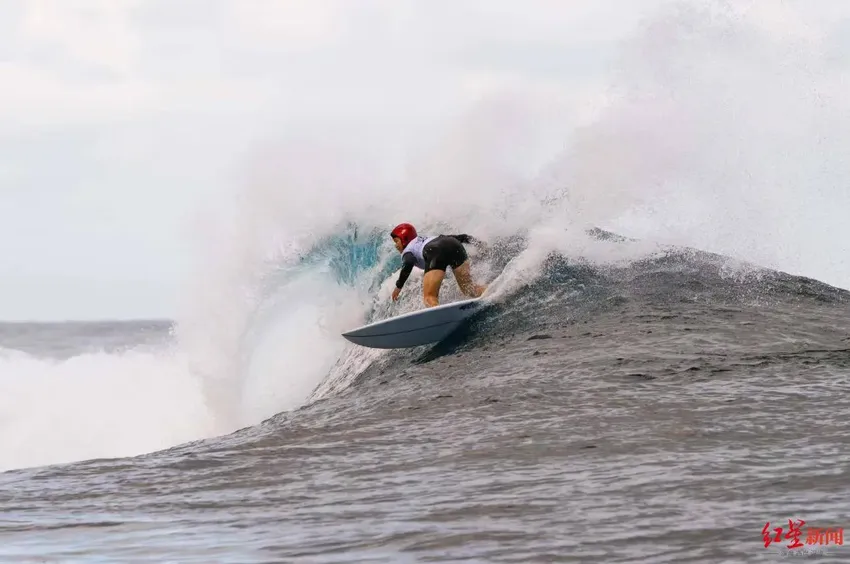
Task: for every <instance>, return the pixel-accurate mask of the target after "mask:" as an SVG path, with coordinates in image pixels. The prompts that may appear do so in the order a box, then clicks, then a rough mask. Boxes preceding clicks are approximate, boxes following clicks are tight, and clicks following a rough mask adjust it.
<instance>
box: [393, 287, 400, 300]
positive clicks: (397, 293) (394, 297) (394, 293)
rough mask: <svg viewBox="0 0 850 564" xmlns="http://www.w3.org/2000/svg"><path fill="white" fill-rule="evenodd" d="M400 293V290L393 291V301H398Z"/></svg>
mask: <svg viewBox="0 0 850 564" xmlns="http://www.w3.org/2000/svg"><path fill="white" fill-rule="evenodd" d="M400 293H401V288H396V289H395V290H393V301H396V300H398V295H399V294H400Z"/></svg>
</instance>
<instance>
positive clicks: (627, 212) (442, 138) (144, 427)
mask: <svg viewBox="0 0 850 564" xmlns="http://www.w3.org/2000/svg"><path fill="white" fill-rule="evenodd" d="M738 6H741V7H737V8H735V7H731V6H728V5H727V4H726V3H699V4H686V3H683V4H675V5H673V6H672V7H669V8H666V9H665V11H663V12H662V13H660V14H659V15H655V16H653V17H650V18H648V19H647V20H646V21H645V23H644V25H643V26H642V28H641V29H640V31H639V32H638V33H637V34H636V36H635V37H633V38H631V39H630V40H629V41H627V42H624V44H623V46H622V51H621V60H620V63H619V64H618V66H617V68H616V69H614V71H613V72H612V74H611V76H610V77H609V81H608V82H609V84H610V88H609V89H608V92H607V95H606V99H605V100H601V101H600V103H599V106H598V108H597V109H596V111H595V113H594V114H593V115H592V116H588V115H578V113H576V115H574V116H573V118H572V122H571V123H568V121H567V120H565V119H564V116H565V115H570V112H569V111H568V110H569V109H567V110H565V109H564V108H549V109H547V108H543V109H541V107H540V105H539V104H538V100H536V99H526V98H525V97H524V96H523V93H522V92H521V91H516V90H514V91H510V92H506V93H496V94H494V95H493V96H492V97H491V98H488V99H486V100H482V101H481V102H480V103H479V104H477V105H475V106H473V107H471V108H469V111H468V112H467V113H466V114H465V115H464V116H462V117H461V118H460V119H458V120H457V121H454V122H452V123H451V124H449V125H448V126H447V127H446V128H445V129H444V130H442V132H441V134H440V135H435V136H434V137H433V138H432V139H430V140H423V141H422V142H421V143H417V147H416V152H413V150H411V153H410V154H409V155H408V156H407V157H406V158H405V159H404V160H403V162H401V163H398V162H394V164H393V165H392V166H389V165H385V163H383V162H381V161H379V160H377V159H375V158H374V156H373V155H367V154H366V152H365V151H360V150H358V148H356V147H349V146H337V145H335V144H334V143H333V142H332V140H320V141H317V140H316V139H299V138H293V137H286V138H284V140H283V141H278V140H277V139H273V140H272V141H269V142H268V143H266V144H263V145H262V147H261V148H260V149H259V150H257V151H255V152H254V153H252V157H251V158H249V159H247V160H246V161H245V165H244V167H243V168H242V169H241V170H243V171H244V175H242V176H241V177H240V178H239V180H238V181H236V182H235V184H234V194H233V198H232V200H228V201H226V202H224V203H223V204H221V203H216V205H218V206H219V207H220V210H219V213H212V212H211V214H210V215H209V216H204V217H202V218H200V223H198V224H193V225H194V226H196V227H199V230H198V231H197V236H198V240H197V243H198V244H199V246H198V255H197V264H196V265H195V267H196V268H195V271H194V275H193V278H192V279H191V280H190V281H189V283H188V285H187V289H186V298H185V302H184V305H185V309H184V310H183V311H182V312H181V314H180V315H179V316H178V318H177V320H176V322H177V325H176V327H175V331H174V341H175V342H174V346H173V348H169V350H168V351H167V352H165V351H146V352H140V353H133V352H129V353H123V354H106V355H102V356H86V357H77V358H71V359H67V360H59V361H47V360H44V359H39V358H37V357H36V356H34V355H29V356H27V357H26V358H20V357H16V356H6V357H4V358H3V360H2V362H3V363H5V367H4V368H3V371H2V373H3V374H6V373H8V374H11V375H12V377H10V378H4V389H8V390H9V393H5V392H4V396H5V397H6V398H7V400H8V401H9V402H10V403H17V405H16V406H15V409H14V410H10V411H8V413H11V414H12V415H11V418H12V421H11V424H10V425H4V430H3V433H2V435H0V452H3V453H4V454H3V459H2V464H1V465H0V466H2V467H3V468H11V467H15V466H18V465H27V464H30V463H38V464H47V463H51V462H61V461H70V460H77V459H81V458H87V457H98V456H126V455H130V454H135V453H141V452H147V451H150V450H155V449H160V448H166V447H168V446H171V445H173V444H177V443H179V442H183V441H188V440H192V439H199V438H205V437H210V436H213V435H217V434H224V433H228V432H231V431H234V430H236V429H239V428H241V427H245V426H250V425H254V424H257V423H259V422H260V421H262V420H264V419H266V418H268V417H271V416H273V415H275V414H276V413H278V412H280V411H283V410H286V409H293V408H296V407H298V406H299V405H301V404H303V403H304V402H305V401H307V399H308V397H309V396H310V393H311V392H312V391H313V389H314V388H315V387H316V386H319V385H320V384H321V383H322V382H323V381H324V380H325V379H326V378H327V377H328V375H329V374H330V373H334V374H339V373H341V372H346V371H347V372H350V373H352V374H356V373H357V371H358V370H362V369H363V368H365V366H367V365H368V363H369V362H371V361H372V360H374V359H375V358H377V357H378V356H380V355H381V354H383V353H381V352H376V351H363V350H358V351H350V352H348V353H347V356H345V357H344V362H343V361H340V359H341V358H343V357H342V356H341V355H343V354H344V350H345V343H344V342H343V341H342V340H341V339H340V338H339V337H338V335H339V333H340V332H341V331H342V330H343V329H344V328H348V327H351V326H352V325H356V324H360V323H362V322H363V321H364V320H365V319H366V318H367V317H368V316H369V315H370V314H374V312H375V311H376V310H377V309H378V308H380V307H387V305H386V304H387V299H388V297H389V293H390V291H391V287H392V280H393V277H392V276H391V275H390V276H387V272H390V273H392V272H393V271H392V268H394V267H392V265H393V264H397V262H395V261H397V260H398V258H397V254H395V251H394V250H393V249H392V247H391V245H390V241H389V239H388V238H386V236H385V234H386V232H387V231H388V230H389V229H390V228H391V227H392V226H393V225H395V224H396V223H398V222H401V221H409V222H412V223H414V224H415V225H417V226H418V227H419V228H420V230H421V231H423V232H426V233H427V232H437V231H447V232H448V231H452V232H465V233H470V234H473V235H475V236H477V237H479V238H482V239H484V240H498V239H499V238H506V237H511V236H514V235H517V234H522V235H523V236H524V237H526V245H527V246H526V248H525V250H523V251H522V253H520V255H519V256H517V257H516V258H515V259H514V260H513V262H511V264H510V265H508V268H507V270H506V275H505V276H504V277H503V279H502V280H501V281H500V284H501V285H502V289H501V293H500V294H499V296H498V298H497V299H500V300H501V299H506V298H507V297H508V296H509V295H510V292H512V291H515V290H517V289H519V288H521V287H522V286H523V285H525V284H528V283H531V282H533V281H534V279H535V278H536V277H538V276H539V275H540V272H541V267H542V265H543V263H544V261H545V260H546V259H547V257H548V256H549V255H550V253H551V252H558V253H561V254H563V255H565V256H567V257H568V258H570V259H576V260H578V259H581V260H583V261H589V262H591V263H592V262H599V263H609V262H612V261H613V262H618V263H619V262H624V261H629V260H633V259H636V258H641V257H645V256H647V255H648V254H649V253H651V252H653V251H655V250H657V249H658V246H657V245H656V243H664V244H669V245H678V246H693V247H696V248H699V249H703V250H709V251H715V252H719V253H722V254H726V255H729V256H732V257H735V258H737V259H742V260H748V261H753V262H755V263H757V264H759V265H763V266H769V267H773V268H778V269H783V270H787V271H789V272H792V273H795V274H802V275H806V276H811V277H814V278H818V279H820V280H823V281H825V282H828V283H831V284H834V285H838V286H841V287H845V288H848V287H850V263H848V261H847V259H846V258H845V257H846V256H847V251H848V240H850V232H848V231H850V228H848V227H847V225H846V224H845V223H844V222H843V220H844V218H845V217H846V212H847V211H848V210H850V190H848V187H847V186H846V179H847V178H850V175H849V174H848V173H850V170H848V169H849V168H850V166H848V157H847V155H848V154H850V152H848V149H850V147H848V142H847V135H846V132H847V131H848V130H850V129H848V125H850V120H848V103H850V102H848V100H847V98H846V96H845V95H844V93H846V92H847V88H846V87H847V68H846V66H845V64H844V63H842V62H839V61H838V60H837V58H836V57H837V52H836V51H835V49H836V48H837V45H836V44H835V42H836V41H837V37H838V36H837V35H836V33H837V32H834V31H833V30H832V29H828V28H824V29H820V28H818V27H817V25H816V22H809V23H808V24H804V23H798V24H794V23H793V22H806V21H807V20H806V18H805V17H800V18H797V16H800V15H804V14H805V12H804V11H803V10H804V6H803V5H802V4H800V5H798V6H799V8H796V9H795V8H792V7H788V6H784V7H776V6H773V7H771V8H770V9H767V8H759V7H757V6H756V5H755V4H751V5H750V4H747V5H738ZM777 14H778V15H777ZM786 24H787V25H786ZM549 110H551V112H552V114H551V117H552V119H547V118H548V117H549V116H547V111H549ZM592 227H601V228H606V229H610V230H612V231H614V232H617V233H619V234H622V235H627V236H633V237H637V238H640V239H645V240H644V241H641V242H640V243H636V244H631V245H623V244H617V243H615V242H600V241H597V240H594V239H592V238H590V237H588V235H587V234H586V232H585V230H586V229H588V228H592ZM376 233H377V235H376ZM333 237H341V238H343V239H345V240H346V241H347V243H346V245H347V246H344V247H343V248H344V249H353V248H359V247H358V246H362V247H363V248H364V249H365V248H373V249H374V251H375V257H374V259H370V260H366V261H364V262H363V264H362V265H358V266H357V267H356V268H354V270H355V272H354V274H353V275H352V276H351V277H350V278H348V279H345V280H343V281H341V280H340V275H339V271H338V270H334V269H333V268H332V267H331V266H328V264H329V263H328V261H327V260H326V261H324V262H323V261H319V264H318V265H316V266H314V267H312V268H306V267H303V266H299V264H300V263H299V260H300V258H301V257H302V256H304V255H307V254H309V253H311V251H314V249H315V247H316V246H317V245H318V244H319V243H320V242H321V241H324V240H326V239H328V238H333ZM374 241H377V242H374ZM319 255H321V256H323V257H325V258H326V259H328V260H329V258H330V257H332V256H334V255H333V253H332V252H330V251H327V252H325V251H322V252H320V253H319ZM388 265H389V266H388ZM476 268H479V269H480V270H477V271H478V272H480V273H481V274H482V275H483V276H484V277H487V278H488V279H489V278H491V277H492V276H493V275H494V274H495V273H494V272H491V271H490V270H489V267H488V265H487V264H485V263H482V264H480V265H478V266H476ZM416 281H417V279H416V278H415V277H414V278H413V279H412V280H411V284H410V285H409V287H408V288H406V289H405V292H404V297H403V301H402V303H401V304H399V307H400V308H402V309H414V308H416V307H419V301H420V298H419V295H418V294H417V291H416V290H417V286H416ZM447 282H448V284H447V286H450V285H451V281H450V280H447ZM449 291H451V290H449ZM447 295H451V294H447ZM4 354H5V353H4ZM22 373H23V374H27V375H28V376H27V378H26V380H24V381H21V380H19V379H18V378H17V377H18V376H19V375H20V374H22ZM7 381H8V382H7ZM56 385H60V386H61V389H62V394H61V396H62V400H61V406H60V407H57V403H58V402H57V403H53V402H45V401H44V399H43V398H44V394H45V393H46V392H45V391H44V390H47V389H56V388H55V386H56ZM4 412H5V411H4ZM122 415H123V416H125V418H124V419H123V420H122V419H121V416H122ZM105 419H107V420H110V421H112V422H113V424H112V425H105V424H104V420H105ZM36 421H50V423H51V424H50V425H49V426H46V425H42V424H35V423H33V422H36ZM117 421H122V422H121V423H120V424H117V423H115V422H117ZM130 427H132V428H130ZM56 428H65V429H71V428H73V429H76V433H71V434H69V435H67V436H66V435H58V434H56V433H55V429H56ZM95 430H96V431H97V433H94V431H95ZM74 437H93V438H92V439H91V441H90V442H84V441H83V440H82V439H79V440H76V439H75V438H74ZM34 453H37V455H35V454H34Z"/></svg>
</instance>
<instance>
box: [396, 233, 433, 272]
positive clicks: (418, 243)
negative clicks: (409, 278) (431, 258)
mask: <svg viewBox="0 0 850 564" xmlns="http://www.w3.org/2000/svg"><path fill="white" fill-rule="evenodd" d="M432 239H436V236H434V237H425V236H423V235H420V236H418V237H417V238H416V239H414V240H413V241H411V242H410V243H408V244H407V246H406V247H405V248H404V250H403V251H402V252H401V254H402V255H404V254H405V253H412V254H413V258H414V259H415V260H416V266H418V267H419V268H421V269H422V270H425V257H423V256H422V249H424V248H425V245H427V244H428V243H429V242H430V241H431V240H432Z"/></svg>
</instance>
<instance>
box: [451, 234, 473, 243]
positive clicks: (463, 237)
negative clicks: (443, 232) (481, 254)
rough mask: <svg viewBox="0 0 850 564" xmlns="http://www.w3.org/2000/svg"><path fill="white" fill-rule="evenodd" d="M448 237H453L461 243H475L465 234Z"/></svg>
mask: <svg viewBox="0 0 850 564" xmlns="http://www.w3.org/2000/svg"><path fill="white" fill-rule="evenodd" d="M449 237H454V238H455V239H457V240H458V241H460V242H461V243H475V238H474V237H472V236H470V235H467V234H466V233H461V234H460V235H449Z"/></svg>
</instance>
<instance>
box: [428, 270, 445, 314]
mask: <svg viewBox="0 0 850 564" xmlns="http://www.w3.org/2000/svg"><path fill="white" fill-rule="evenodd" d="M445 276H446V271H445V270H439V269H434V270H429V271H428V272H426V273H425V276H423V277H422V297H423V298H424V299H425V305H426V306H428V307H434V306H436V305H439V304H440V285H441V284H442V283H443V278H444V277H445Z"/></svg>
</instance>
